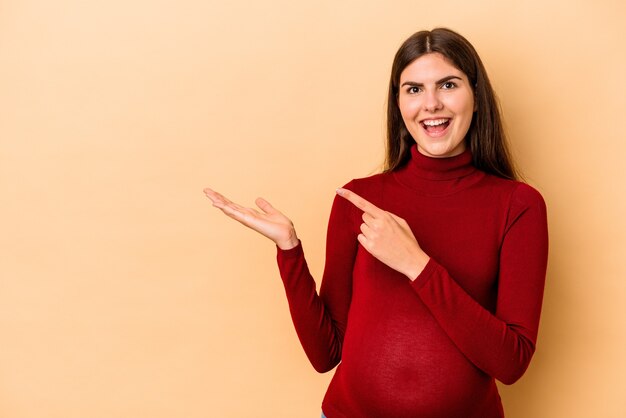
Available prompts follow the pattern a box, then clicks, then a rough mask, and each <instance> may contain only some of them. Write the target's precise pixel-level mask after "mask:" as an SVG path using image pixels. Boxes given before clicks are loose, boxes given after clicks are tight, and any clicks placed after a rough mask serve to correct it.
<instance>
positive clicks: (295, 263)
mask: <svg viewBox="0 0 626 418" xmlns="http://www.w3.org/2000/svg"><path fill="white" fill-rule="evenodd" d="M355 212H356V211H355V210H354V207H353V206H352V205H351V204H350V203H349V202H347V201H346V200H344V199H341V198H337V197H336V198H335V201H334V202H333V207H332V210H331V213H330V220H329V222H328V232H327V235H326V263H325V267H324V276H323V279H322V284H321V286H320V293H319V296H318V294H317V292H316V291H315V282H314V280H313V278H312V277H311V274H310V272H309V269H308V267H307V264H306V260H305V258H304V253H303V250H302V245H298V246H296V247H295V248H293V249H290V250H287V251H285V250H281V249H280V248H279V249H278V255H277V260H278V267H279V270H280V275H281V277H282V279H283V283H284V285H285V292H286V294H287V301H288V303H289V310H290V312H291V318H292V320H293V323H294V326H295V328H296V332H297V334H298V338H299V339H300V342H301V344H302V347H303V348H304V351H305V353H306V355H307V357H308V358H309V361H310V362H311V364H312V365H313V367H314V368H315V370H317V371H318V372H320V373H325V372H327V371H329V370H332V369H333V368H334V367H335V366H336V365H337V364H338V363H339V362H340V361H341V353H342V347H343V339H344V334H345V332H346V326H347V323H348V311H349V309H350V303H351V300H352V270H353V267H354V260H355V258H356V253H357V247H358V241H357V238H356V237H357V235H358V232H357V228H358V227H357V226H356V223H355V222H354V219H355V218H354V214H355Z"/></svg>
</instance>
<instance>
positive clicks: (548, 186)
mask: <svg viewBox="0 0 626 418" xmlns="http://www.w3.org/2000/svg"><path fill="white" fill-rule="evenodd" d="M225 3H227V4H225ZM625 20H626V7H625V6H623V2H621V1H618V0H615V1H609V0H600V1H598V0H595V1H591V0H588V1H578V2H570V1H553V2H550V1H534V0H533V1H526V2H500V1H490V0H480V1H473V2H468V1H465V0H463V1H439V2H425V1H415V0H412V1H385V2H383V1H380V2H375V1H366V2H365V1H355V0H340V1H321V2H304V1H295V2H294V1H293V0H291V1H287V0H264V1H253V0H239V1H232V2H217V1H208V2H207V1H200V0H196V1H193V0H178V1H173V0H170V1H167V0H156V1H147V0H134V1H128V0H125V1H121V0H113V1H108V2H84V1H78V0H60V1H54V2H53V1H43V0H39V1H36V0H20V1H17V0H0V195H1V196H2V204H1V205H0V416H2V417H11V418H13V417H15V418H18V417H20V418H21V417H29V418H30V417H63V418H72V417H77V418H78V417H151V418H152V417H154V418H158V417H218V416H219V417H236V418H239V417H317V416H318V414H319V407H320V403H321V399H322V396H323V394H324V392H325V389H326V385H327V382H328V380H329V378H330V374H327V375H317V374H316V373H315V372H314V370H313V368H312V367H311V366H310V365H309V364H308V362H307V360H306V358H305V356H304V354H303V352H302V350H301V348H300V346H299V343H298V341H297V337H296V335H295V332H294V331H293V329H292V325H291V322H290V321H291V320H290V318H289V314H288V310H287V304H286V301H285V298H284V294H283V290H282V285H281V283H280V280H279V278H278V276H277V269H276V267H275V261H274V256H275V250H274V247H273V246H272V245H271V243H269V242H266V241H264V240H263V239H262V238H261V237H257V236H256V235H255V234H253V233H251V232H250V231H247V230H244V229H243V228H240V227H239V226H238V225H236V224H234V223H232V222H228V221H227V219H225V218H223V217H222V216H221V215H220V214H219V213H217V212H216V211H214V210H213V209H212V208H211V207H210V205H209V203H208V201H207V200H206V198H205V197H204V195H203V194H202V188H203V187H205V186H212V187H214V188H216V189H217V190H221V191H224V192H225V193H227V194H229V195H230V196H231V197H233V198H234V199H237V200H239V201H241V202H243V203H246V204H250V203H251V202H253V199H254V198H255V197H256V196H257V195H263V196H265V197H266V198H268V199H269V200H270V201H272V202H273V203H274V204H275V205H276V206H278V207H279V208H281V209H283V211H285V212H286V213H288V214H289V215H290V216H291V217H292V218H293V220H294V221H295V223H296V225H297V226H298V231H299V235H300V236H301V238H302V240H303V242H304V244H305V247H306V249H307V255H308V259H309V262H310V264H311V268H312V270H313V272H314V273H315V274H316V276H317V277H319V275H320V273H321V270H322V266H323V251H324V248H323V247H324V236H325V228H326V221H327V216H328V211H329V209H330V204H331V201H332V198H333V194H334V189H335V188H336V187H337V186H339V185H341V184H343V183H345V182H346V181H348V180H350V179H351V178H354V177H362V176H366V175H368V174H371V173H373V172H374V171H375V170H377V168H378V167H379V165H380V162H381V160H382V153H383V133H384V129H383V128H384V100H385V90H386V86H387V77H388V73H389V70H390V65H391V60H392V57H393V54H394V53H395V50H396V49H397V47H398V46H399V45H400V43H401V42H402V41H403V40H404V39H405V38H406V37H407V36H409V35H410V34H411V33H413V32H414V31H416V30H418V29H422V28H432V27H435V26H438V25H444V26H449V27H451V28H453V29H456V30H458V31H459V32H461V33H462V34H464V35H465V36H466V37H467V38H469V39H470V41H471V42H472V43H473V44H474V45H475V46H476V47H477V49H478V51H479V53H480V54H481V56H482V58H483V60H484V62H485V64H486V66H487V68H488V70H489V72H490V75H491V77H492V81H493V82H494V84H495V87H496V89H497V91H498V92H499V95H500V97H501V100H502V103H503V109H504V114H505V118H506V124H507V126H508V128H509V131H510V134H511V139H512V144H513V149H514V153H515V156H516V157H517V159H518V161H519V163H520V165H521V167H522V168H523V170H524V172H525V174H526V178H527V179H528V181H529V182H530V183H531V184H532V185H534V186H535V187H537V188H538V189H539V190H540V191H541V192H542V193H543V195H544V197H545V199H546V201H547V203H548V208H549V216H550V219H549V221H550V236H551V252H550V266H549V272H548V273H549V274H548V282H547V288H546V294H545V303H544V311H543V317H542V325H541V330H540V335H539V345H538V350H537V353H536V355H535V358H534V360H533V363H532V364H531V367H530V369H529V370H528V372H527V373H526V375H525V376H524V377H523V378H522V380H521V381H519V382H518V383H516V384H515V385H513V386H510V387H502V396H503V400H504V404H505V408H506V411H507V417H510V418H528V417H556V418H561V417H563V418H578V417H580V418H582V417H604V418H609V417H610V418H618V417H624V416H626V401H625V399H626V398H625V397H624V393H625V388H626V385H625V383H624V380H623V379H624V376H625V375H626V361H625V356H624V354H625V353H626V319H625V318H626V298H625V296H626V277H625V276H626V266H625V262H624V260H625V258H626V244H625V242H626V220H625V219H624V213H626V204H625V199H624V191H625V186H626V184H625V183H626V181H625V180H626V170H625V168H624V163H623V162H622V160H623V158H624V157H623V154H624V152H625V151H626V127H625V116H624V114H625V111H626V83H625V81H624V80H625V76H624V74H626V48H625V47H624V43H623V40H624V38H625V37H626V29H625V26H624V21H625Z"/></svg>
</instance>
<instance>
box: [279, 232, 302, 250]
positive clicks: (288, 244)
mask: <svg viewBox="0 0 626 418" xmlns="http://www.w3.org/2000/svg"><path fill="white" fill-rule="evenodd" d="M298 244H300V240H299V239H298V236H297V235H296V231H293V232H292V233H291V234H290V235H289V238H287V239H285V240H281V241H276V246H277V247H278V248H280V249H281V250H283V251H286V250H291V249H292V248H295V247H297V246H298Z"/></svg>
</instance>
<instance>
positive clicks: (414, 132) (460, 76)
mask: <svg viewBox="0 0 626 418" xmlns="http://www.w3.org/2000/svg"><path fill="white" fill-rule="evenodd" d="M398 107H399V108H400V113H401V114H402V119H403V120H404V124H405V126H406V128H407V129H408V131H409V133H410V134H411V136H412V137H413V139H414V140H415V142H417V149H418V151H419V152H420V153H421V154H423V155H426V156H429V157H435V158H444V157H453V156H455V155H459V154H461V153H462V152H463V151H465V147H466V144H465V136H466V134H467V131H468V130H469V127H470V124H471V122H472V116H473V114H474V110H475V109H474V107H475V106H474V93H473V91H472V87H471V85H470V83H469V81H468V79H467V76H466V75H465V74H464V73H463V72H462V71H461V70H459V69H457V68H456V67H455V66H453V65H452V64H451V63H450V62H449V61H448V60H447V59H446V58H444V56H443V55H441V54H439V53H429V54H425V55H422V56H421V57H419V58H418V59H416V60H415V61H413V62H412V63H410V64H409V65H408V66H407V67H406V68H405V69H404V70H403V71H402V73H401V74H400V88H399V91H398Z"/></svg>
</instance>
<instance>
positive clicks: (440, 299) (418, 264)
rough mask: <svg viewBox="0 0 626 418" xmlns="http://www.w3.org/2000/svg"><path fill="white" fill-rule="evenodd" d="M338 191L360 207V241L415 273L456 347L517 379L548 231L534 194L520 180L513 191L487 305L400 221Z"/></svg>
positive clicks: (531, 342)
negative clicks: (492, 297)
mask: <svg viewBox="0 0 626 418" xmlns="http://www.w3.org/2000/svg"><path fill="white" fill-rule="evenodd" d="M338 192H339V194H340V195H341V196H343V197H345V198H346V199H348V200H350V201H351V202H352V203H354V204H355V205H356V206H357V207H359V208H360V209H361V210H363V211H364V215H363V220H364V226H362V234H361V236H359V242H361V244H362V245H363V246H364V247H365V248H366V249H367V250H368V251H370V252H371V253H372V255H374V256H375V257H376V258H378V259H379V260H380V261H382V262H384V263H385V264H387V265H389V266H390V267H391V268H394V269H395V270H397V271H400V272H402V273H404V274H406V275H407V276H408V277H409V278H412V279H413V278H414V280H413V282H412V286H413V288H414V289H415V292H416V293H417V294H418V295H419V297H420V298H421V300H422V301H423V302H424V304H425V305H426V306H427V307H428V309H429V310H430V312H431V313H432V314H433V316H434V317H435V319H436V320H437V322H438V323H439V325H440V326H441V327H442V329H443V330H444V331H445V332H446V333H447V334H448V336H449V337H450V339H451V340H452V341H453V342H454V344H455V345H456V346H457V347H458V349H459V350H460V351H461V352H462V353H463V354H464V355H465V356H466V357H467V358H468V359H469V360H470V361H471V362H472V363H473V364H474V365H475V366H476V367H478V368H480V369H481V370H483V371H484V372H485V373H487V374H489V375H490V376H492V377H494V378H496V379H498V380H500V381H501V382H503V383H505V384H512V383H514V382H515V381H517V380H518V379H519V378H520V377H521V376H522V375H523V374H524V372H525V370H526V369H527V367H528V364H529V363H530V359H531V357H532V355H533V353H534V351H535V343H536V339H537V330H538V327H539V316H540V313H541V303H542V299H543V289H544V282H545V275H546V268H547V256H548V232H547V217H546V207H545V203H544V201H543V198H542V197H541V195H540V194H539V193H538V192H537V191H535V190H534V189H533V188H531V187H529V186H527V185H523V184H522V185H520V186H518V188H517V189H516V191H515V192H514V193H513V196H512V199H511V206H510V209H509V216H508V222H507V228H506V231H505V235H504V239H503V242H502V246H501V250H500V266H499V276H498V299H497V307H496V311H495V313H491V312H490V311H488V310H487V309H485V308H484V307H483V306H482V305H480V304H479V303H478V302H476V301H475V300H474V299H473V298H472V297H471V296H470V295H469V294H468V293H467V292H466V291H465V290H464V289H462V288H461V287H460V286H459V285H458V283H457V282H456V281H455V280H454V278H453V277H451V276H450V274H449V273H448V271H447V270H446V269H445V268H444V267H443V266H441V265H440V264H439V263H437V261H435V260H433V259H429V258H428V256H425V254H424V252H423V251H422V250H421V248H419V244H418V243H417V240H415V238H414V237H413V234H412V233H411V232H410V228H409V227H408V225H406V222H404V221H403V220H402V219H400V218H398V217H396V216H395V215H392V214H390V213H388V212H385V211H383V210H381V209H379V208H376V207H375V206H374V205H372V204H371V203H369V202H367V201H366V200H364V199H362V198H361V197H359V196H358V195H356V194H354V193H353V192H350V191H347V190H343V189H340V190H339V191H338ZM397 254H400V256H396V255H397ZM424 257H426V258H424ZM424 260H426V261H424ZM415 272H417V273H415Z"/></svg>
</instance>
